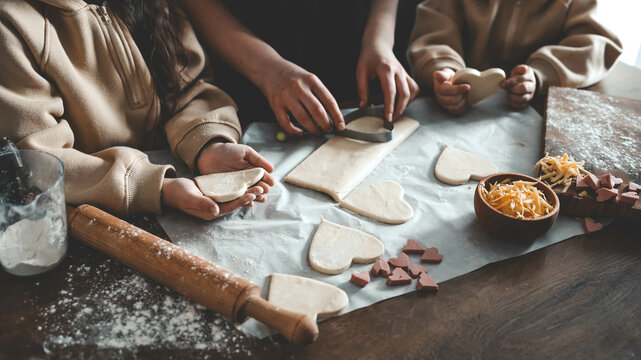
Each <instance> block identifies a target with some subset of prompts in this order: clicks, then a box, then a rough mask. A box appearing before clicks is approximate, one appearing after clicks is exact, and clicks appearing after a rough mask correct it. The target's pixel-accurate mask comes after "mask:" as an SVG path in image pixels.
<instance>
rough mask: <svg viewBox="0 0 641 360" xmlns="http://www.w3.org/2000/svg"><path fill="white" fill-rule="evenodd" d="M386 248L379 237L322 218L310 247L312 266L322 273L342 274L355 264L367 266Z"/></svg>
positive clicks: (309, 256) (309, 254)
mask: <svg viewBox="0 0 641 360" xmlns="http://www.w3.org/2000/svg"><path fill="white" fill-rule="evenodd" d="M384 251H385V247H384V246H383V243H382V242H381V241H380V240H378V239H377V238H376V237H374V236H372V235H370V234H367V233H364V232H362V231H359V230H356V229H352V228H350V227H347V226H342V225H338V224H335V223H333V222H330V221H327V220H325V219H323V218H321V223H320V225H318V229H316V233H315V234H314V238H312V243H311V245H310V246H309V253H308V258H309V263H310V265H311V266H312V268H314V269H315V270H316V271H318V272H321V273H323V274H330V275H334V274H340V273H342V272H343V271H345V270H347V269H348V268H349V267H350V265H352V262H355V263H360V264H367V263H371V262H374V261H376V259H378V258H379V257H381V256H382V255H383V252H384Z"/></svg>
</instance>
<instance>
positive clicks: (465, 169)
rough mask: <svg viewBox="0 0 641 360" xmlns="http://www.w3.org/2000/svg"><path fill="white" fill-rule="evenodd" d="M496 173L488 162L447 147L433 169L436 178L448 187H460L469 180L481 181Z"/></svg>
mask: <svg viewBox="0 0 641 360" xmlns="http://www.w3.org/2000/svg"><path fill="white" fill-rule="evenodd" d="M498 171H499V169H498V168H497V167H496V165H494V164H493V163H491V162H489V161H488V160H485V159H484V158H482V157H480V156H477V155H474V154H472V153H469V152H467V151H463V150H459V149H456V148H453V147H451V146H447V145H445V149H443V152H442V153H441V156H439V158H438V161H436V166H435V167H434V175H436V178H437V179H438V180H439V181H441V182H444V183H446V184H449V185H462V184H465V183H467V182H468V181H470V179H474V180H481V179H482V178H484V177H486V176H488V175H490V174H494V173H497V172H498Z"/></svg>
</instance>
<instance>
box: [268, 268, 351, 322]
mask: <svg viewBox="0 0 641 360" xmlns="http://www.w3.org/2000/svg"><path fill="white" fill-rule="evenodd" d="M270 276H271V282H270V284H269V295H268V296H267V301H268V302H270V303H272V304H274V305H275V306H277V307H279V308H283V309H285V310H289V311H293V312H297V313H300V314H309V315H310V316H312V318H313V319H316V317H317V316H321V317H325V316H331V315H335V314H338V313H339V312H340V311H341V310H342V309H343V308H345V306H347V303H348V302H349V299H348V298H347V294H346V293H345V292H344V291H343V290H341V289H339V288H337V287H336V286H333V285H330V284H327V283H324V282H321V281H318V280H314V279H309V278H305V277H301V276H295V275H287V274H271V275H270Z"/></svg>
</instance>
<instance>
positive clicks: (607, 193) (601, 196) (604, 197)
mask: <svg viewBox="0 0 641 360" xmlns="http://www.w3.org/2000/svg"><path fill="white" fill-rule="evenodd" d="M596 194H597V195H596V201H598V202H604V201H608V200H610V199H612V198H613V197H615V196H617V195H619V192H618V191H616V189H606V188H600V189H599V190H597V191H596Z"/></svg>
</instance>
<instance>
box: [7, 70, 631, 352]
mask: <svg viewBox="0 0 641 360" xmlns="http://www.w3.org/2000/svg"><path fill="white" fill-rule="evenodd" d="M591 89H592V90H595V91H600V92H603V93H606V94H609V95H615V96H622V97H629V98H636V99H641V71H639V70H638V69H635V68H633V67H630V66H627V65H625V64H619V65H618V66H617V67H616V68H615V69H614V71H613V72H612V73H610V74H609V75H608V77H607V78H606V79H605V80H604V81H602V82H601V83H599V84H598V85H596V86H593V87H592V88H591ZM534 105H535V108H537V109H538V110H539V111H541V110H542V105H543V103H542V102H539V103H538V104H534ZM639 121H641V119H639ZM134 223H136V224H137V225H139V226H141V227H143V228H145V229H148V230H150V231H151V232H153V233H156V234H157V235H160V236H163V235H164V233H163V231H162V229H160V228H159V226H158V225H157V223H156V222H155V220H154V219H150V218H147V217H139V218H137V219H134ZM85 264H92V265H98V266H102V268H105V267H106V268H108V269H109V271H110V274H113V275H114V276H118V275H119V274H122V273H126V272H128V270H127V269H126V268H125V267H124V266H123V265H121V264H119V263H117V262H115V261H111V260H109V259H108V258H107V257H106V256H104V255H102V254H101V253H98V252H97V251H95V250H93V249H90V248H87V247H85V246H82V245H80V244H79V243H77V242H75V241H72V242H71V249H70V253H69V257H68V259H66V260H65V262H64V263H63V264H62V265H61V266H60V267H59V268H57V269H56V270H54V271H52V272H50V273H48V274H44V275H41V276H38V277H34V278H17V277H13V276H10V275H8V274H7V273H4V272H1V273H0V294H1V296H0V309H1V310H0V360H1V359H18V358H31V357H35V358H43V357H55V358H170V357H173V358H189V357H196V358H205V357H209V358H234V359H250V358H251V359H262V358H264V359H268V358H269V359H271V358H296V359H360V358H364V359H383V358H402V359H428V358H439V359H456V358H520V359H523V358H531V359H541V358H559V359H567V358H573V359H577V358H580V359H587V358H590V359H593V358H596V359H627V358H638V357H639V356H641V326H639V323H641V300H640V299H641V281H639V279H641V224H640V223H639V222H626V221H615V222H614V223H613V224H611V225H610V226H608V227H606V228H605V229H604V230H602V231H600V232H598V233H595V234H592V235H581V236H576V237H573V238H571V239H569V240H566V241H563V242H560V243H557V244H555V245H552V246H549V247H546V248H543V249H541V250H538V251H535V252H532V253H529V254H526V255H523V256H520V257H516V258H512V259H508V260H504V261H501V262H498V263H494V264H490V265H487V266H485V267H483V268H481V269H479V270H476V271H473V272H471V273H468V274H466V275H463V276H461V277H458V278H455V279H452V280H449V281H445V282H443V283H441V284H440V287H441V290H440V291H439V292H438V293H434V294H427V293H409V294H406V295H403V296H400V297H397V298H392V299H388V300H386V301H383V302H380V303H377V304H374V305H372V306H368V307H366V308H362V309H359V310H356V311H353V312H351V313H348V314H346V315H342V316H339V317H336V318H332V319H329V320H327V321H323V322H321V323H320V324H319V328H320V334H321V335H320V337H319V339H318V340H317V341H316V342H315V343H314V344H312V345H310V346H307V347H296V346H292V345H290V344H288V343H286V342H285V341H284V340H283V339H282V338H281V337H278V336H277V337H275V338H273V339H269V338H268V339H263V340H258V339H254V338H250V337H247V336H245V335H243V334H242V333H241V332H239V331H237V330H234V331H232V332H231V334H232V336H235V337H236V338H235V341H233V342H231V343H229V345H228V346H227V347H223V348H219V349H214V350H197V349H187V350H185V349H171V348H157V347H154V346H142V347H139V348H135V349H111V348H101V347H97V346H95V345H92V344H86V345H81V346H72V347H69V348H61V349H56V350H55V351H54V352H50V353H48V354H46V353H45V349H43V346H42V342H43V336H44V334H43V333H42V332H41V331H37V328H36V326H35V324H38V323H41V322H43V321H44V319H42V317H47V318H48V319H46V320H47V321H49V322H52V321H54V322H55V321H56V316H57V315H56V314H55V313H49V314H45V315H43V314H42V312H38V311H36V309H42V308H46V307H47V306H48V305H49V304H55V303H56V299H57V297H58V294H59V289H60V288H61V286H62V285H63V284H70V285H71V286H73V287H74V288H77V289H81V290H80V291H81V292H82V289H85V288H90V287H92V286H96V285H95V284H94V281H96V277H97V275H94V274H86V276H82V277H72V278H67V276H68V274H70V273H73V271H75V269H77V268H79V267H81V266H83V265H85ZM155 289H156V290H154V291H155V292H158V294H160V295H162V293H167V292H168V290H166V289H163V288H161V287H156V288H155ZM132 301H134V300H132ZM214 315H215V314H212V316H214ZM168 335H169V334H168ZM227 336H230V335H229V334H228V335H227Z"/></svg>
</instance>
